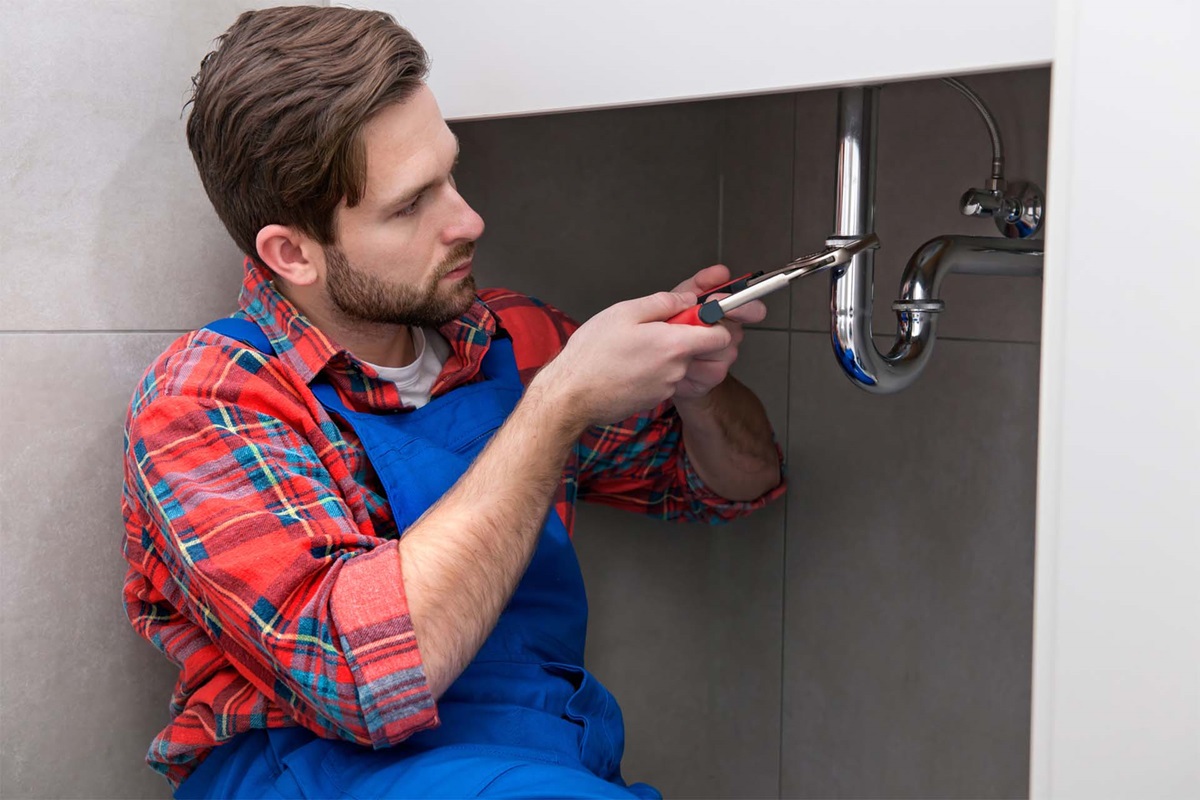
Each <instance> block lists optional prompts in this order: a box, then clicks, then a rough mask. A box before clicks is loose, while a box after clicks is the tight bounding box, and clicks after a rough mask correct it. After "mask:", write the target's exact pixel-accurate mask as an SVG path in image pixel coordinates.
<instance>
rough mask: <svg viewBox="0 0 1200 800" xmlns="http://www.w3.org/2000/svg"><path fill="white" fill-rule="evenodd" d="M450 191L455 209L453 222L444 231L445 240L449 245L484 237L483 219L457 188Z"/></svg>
mask: <svg viewBox="0 0 1200 800" xmlns="http://www.w3.org/2000/svg"><path fill="white" fill-rule="evenodd" d="M450 191H451V192H453V194H454V200H455V207H454V211H453V216H452V218H451V222H450V224H449V225H447V226H446V228H445V230H444V231H443V239H444V241H445V243H446V244H448V245H452V244H455V243H456V242H461V241H468V242H473V241H475V240H476V239H478V238H479V237H480V236H482V235H483V229H484V224H483V217H481V216H479V214H478V213H476V211H475V209H473V208H471V204H470V203H468V202H467V201H466V199H464V198H463V196H462V195H461V194H459V193H458V189H457V188H451V190H450Z"/></svg>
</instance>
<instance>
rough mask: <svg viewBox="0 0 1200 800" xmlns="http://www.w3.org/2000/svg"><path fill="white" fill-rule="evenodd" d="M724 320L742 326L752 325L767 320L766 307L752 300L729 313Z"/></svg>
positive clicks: (758, 301)
mask: <svg viewBox="0 0 1200 800" xmlns="http://www.w3.org/2000/svg"><path fill="white" fill-rule="evenodd" d="M725 318H726V319H730V320H733V321H734V322H738V323H741V324H742V325H753V324H755V323H758V322H762V321H763V320H764V319H766V318H767V306H766V304H765V303H763V301H761V300H754V301H751V302H749V303H746V305H744V306H739V307H738V308H735V309H734V310H733V311H730V312H729V313H728V314H726V315H725Z"/></svg>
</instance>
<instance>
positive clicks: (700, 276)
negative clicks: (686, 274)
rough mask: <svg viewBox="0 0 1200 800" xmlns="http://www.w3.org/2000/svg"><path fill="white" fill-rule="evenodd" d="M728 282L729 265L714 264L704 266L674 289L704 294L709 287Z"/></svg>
mask: <svg viewBox="0 0 1200 800" xmlns="http://www.w3.org/2000/svg"><path fill="white" fill-rule="evenodd" d="M728 282H729V267H727V266H725V265H724V264H714V265H712V266H711V267H705V268H704V269H702V270H700V271H699V272H697V273H696V274H695V275H693V276H692V277H690V278H688V279H687V280H686V281H684V282H683V283H681V284H679V285H678V286H676V287H675V289H674V291H676V292H695V293H696V294H704V292H706V291H708V290H709V289H712V288H713V287H715V286H720V285H721V284H723V283H728Z"/></svg>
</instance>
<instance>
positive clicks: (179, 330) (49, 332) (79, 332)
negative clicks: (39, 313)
mask: <svg viewBox="0 0 1200 800" xmlns="http://www.w3.org/2000/svg"><path fill="white" fill-rule="evenodd" d="M193 330H195V328H163V329H138V328H120V329H113V330H106V329H104V328H78V329H60V330H16V331H0V336H4V335H15V336H30V335H35V336H40V335H52V334H65V335H71V336H78V335H83V334H92V335H95V334H110V333H191V332H192V331H193Z"/></svg>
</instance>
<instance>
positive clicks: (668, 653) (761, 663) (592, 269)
mask: <svg viewBox="0 0 1200 800" xmlns="http://www.w3.org/2000/svg"><path fill="white" fill-rule="evenodd" d="M968 82H969V83H971V84H972V85H973V86H974V87H975V88H976V89H977V90H978V91H980V92H981V93H982V94H983V95H984V97H985V99H986V100H987V101H988V102H989V104H990V105H991V106H992V108H993V110H994V111H995V113H996V114H997V116H998V117H999V120H1000V123H1001V126H1002V130H1003V134H1004V136H1005V143H1006V146H1007V153H1006V155H1007V157H1008V162H1009V173H1008V174H1009V176H1010V178H1013V179H1016V178H1026V179H1032V180H1035V181H1037V182H1038V183H1040V184H1042V185H1043V186H1044V184H1045V150H1046V140H1047V109H1048V104H1049V73H1048V71H1047V70H1028V71H1022V72H1016V73H1008V74H1005V75H985V76H975V77H973V78H970V79H968ZM880 120H881V121H880V137H879V165H880V166H879V176H878V182H879V185H878V207H877V220H878V229H879V233H880V237H881V239H882V241H883V244H884V248H883V249H882V250H881V251H880V254H879V255H878V257H877V265H878V266H877V276H878V277H877V281H876V286H877V287H878V288H877V294H878V295H879V297H880V302H879V304H878V308H877V313H876V331H877V332H878V333H881V334H889V333H890V332H891V331H893V330H894V317H893V316H892V314H891V312H890V310H888V306H889V305H890V303H888V302H887V301H889V300H890V299H892V295H893V294H894V293H895V291H896V289H897V287H898V285H899V277H900V273H901V271H902V269H903V266H904V263H905V261H906V260H907V258H908V256H909V254H911V253H912V252H913V251H914V250H915V249H916V248H917V247H919V245H920V244H921V243H922V242H924V241H926V240H927V239H930V238H932V237H934V236H936V235H940V234H943V233H970V234H975V235H991V234H993V233H994V232H995V231H994V228H993V227H991V223H989V222H984V221H980V220H970V219H964V218H962V217H960V216H959V214H958V211H957V201H958V198H959V196H960V195H961V194H962V192H963V191H964V190H965V189H967V188H968V187H971V186H978V185H981V183H982V181H983V179H984V178H986V176H987V172H986V169H987V168H988V166H989V164H990V156H991V153H990V145H989V140H988V138H987V135H986V131H985V129H984V126H983V123H982V122H981V121H980V120H979V119H978V117H976V116H975V112H974V110H973V109H972V108H971V107H970V106H969V105H968V104H967V103H966V101H965V100H963V99H962V98H960V97H959V96H958V95H957V94H956V93H955V92H954V91H953V90H951V89H949V88H948V87H945V86H944V85H942V84H940V83H939V82H936V81H920V82H914V83H905V84H896V85H892V86H888V87H885V89H884V91H883V93H882V95H881V103H880ZM835 124H836V93H835V92H832V91H825V92H808V93H800V94H781V95H770V96H763V97H749V98H741V99H736V100H728V101H720V102H713V101H709V102H701V103H688V104H677V105H664V106H656V107H651V108H631V109H619V110H611V111H599V112H588V113H582V114H566V115H553V116H543V117H534V118H526V119H518V120H494V121H487V122H472V123H462V124H458V125H456V126H454V127H455V129H456V131H457V133H458V135H459V136H460V138H461V140H462V145H463V155H462V161H461V166H460V169H459V186H460V188H461V189H462V191H463V193H464V195H465V196H466V197H467V198H468V200H470V201H471V202H473V203H474V204H475V205H476V207H477V208H478V210H479V211H480V213H482V214H483V216H484V218H485V219H486V220H487V221H488V224H489V229H488V232H487V233H486V234H485V238H484V240H483V242H482V243H481V247H480V252H479V256H478V258H477V260H476V264H477V266H478V269H479V272H480V275H481V279H482V280H483V282H484V283H489V282H490V283H499V284H504V285H509V286H513V287H516V288H520V289H523V290H525V291H529V292H531V293H534V294H536V295H538V296H541V297H542V298H543V299H545V300H547V301H549V302H551V303H553V304H555V305H557V306H559V307H561V308H563V309H564V310H566V311H568V312H569V313H571V314H573V315H575V316H576V317H578V318H581V319H582V318H586V317H587V316H589V315H590V314H592V313H594V312H595V311H597V310H599V309H600V308H603V307H604V306H606V305H608V304H610V303H612V302H616V301H618V300H621V299H624V298H627V297H631V296H634V295H638V294H646V293H649V292H652V291H656V290H658V289H662V288H668V287H670V286H672V285H673V284H674V283H676V282H677V281H678V280H680V279H682V278H683V277H685V276H686V275H687V274H689V273H690V272H691V271H693V270H694V269H696V268H699V267H701V266H705V265H707V264H709V263H714V262H716V261H722V262H724V263H727V264H729V265H730V266H731V268H733V269H734V271H735V274H737V273H741V272H747V271H751V270H754V269H761V268H764V267H766V268H769V267H771V266H772V265H777V264H781V263H783V262H784V261H786V260H787V258H789V257H791V256H793V255H799V254H801V253H804V252H809V251H811V250H814V249H817V248H818V247H820V245H821V243H822V242H823V241H824V238H825V237H826V236H827V235H829V233H831V232H832V225H833V199H834V194H833V193H834V181H835V175H836V164H835ZM1051 208H1052V206H1051ZM944 297H945V299H946V300H947V303H948V307H949V309H948V311H947V312H946V314H945V317H944V319H943V322H942V330H943V336H942V337H941V340H940V342H939V344H938V346H937V351H936V353H935V354H934V356H933V359H932V362H931V365H930V367H929V370H928V372H927V374H926V375H924V376H923V377H922V379H921V380H920V381H919V382H918V384H917V385H916V386H915V387H914V388H913V389H911V390H909V391H908V392H907V393H904V394H901V395H899V396H895V397H882V398H881V397H872V396H869V395H867V394H865V393H863V392H860V391H859V390H857V389H855V388H854V387H853V386H851V385H850V383H849V382H848V381H847V380H846V379H845V378H844V377H843V376H842V375H841V374H840V372H839V371H838V370H837V368H836V367H835V365H834V362H833V359H832V357H831V355H830V349H829V344H828V321H827V320H828V311H827V309H828V302H829V300H828V281H827V280H826V279H824V278H815V279H812V280H810V281H809V282H807V283H804V282H802V283H801V284H799V285H797V286H796V287H795V288H794V289H793V291H792V292H791V295H790V296H788V295H787V294H784V295H779V296H776V297H773V298H771V299H770V302H769V305H768V308H769V314H768V317H767V319H766V320H765V321H764V322H763V323H762V325H760V326H757V327H758V328H759V329H758V330H756V331H753V332H751V333H750V335H749V336H748V337H747V341H746V344H745V346H744V347H743V348H742V356H741V359H740V361H739V363H738V368H737V369H738V373H739V374H740V375H741V376H742V377H743V378H744V380H745V381H746V382H747V383H748V384H749V385H750V386H752V387H753V388H754V389H755V390H756V391H757V392H758V393H759V394H760V396H762V397H763V399H764V402H765V403H766V405H767V407H768V409H769V410H770V413H771V415H772V419H773V421H774V423H775V425H776V430H777V432H778V434H779V437H780V440H781V442H783V443H784V444H785V449H786V452H787V455H788V459H789V469H790V470H791V476H792V477H791V481H792V483H791V487H790V491H789V493H788V496H787V498H786V500H785V501H784V502H782V503H780V504H777V505H775V506H773V507H771V508H770V509H768V510H767V511H765V512H763V513H761V514H759V515H757V516H755V517H752V518H750V519H747V520H743V521H740V522H738V523H736V524H734V525H730V526H727V527H724V528H708V527H705V526H691V525H683V526H679V525H667V524H660V523H653V522H648V521H645V520H640V519H636V518H630V516H629V515H626V514H622V513H620V512H615V511H611V510H607V509H595V508H588V507H585V508H584V509H582V510H581V513H580V519H579V527H578V531H577V535H576V543H577V546H578V548H579V551H580V558H581V561H582V562H583V565H584V571H585V576H586V578H587V581H588V589H589V594H590V597H591V603H592V619H591V639H590V643H589V652H588V658H589V664H590V666H591V668H592V669H593V670H594V671H595V672H597V673H598V674H599V675H600V676H601V678H602V679H604V680H605V681H606V682H607V683H608V684H609V686H610V687H611V688H612V689H613V691H614V692H615V693H616V694H617V696H618V698H619V699H621V700H622V705H623V708H624V710H625V716H626V721H627V724H628V729H629V730H628V742H627V744H628V748H627V755H626V760H625V776H626V778H627V779H629V780H645V781H649V782H651V783H653V784H655V785H657V786H658V787H659V788H661V789H663V790H664V791H665V792H666V793H667V795H668V796H682V797H768V796H783V797H864V796H871V797H950V796H971V797H1015V796H1021V795H1024V794H1026V793H1027V785H1028V764H1027V752H1028V735H1029V686H1030V683H1029V673H1030V668H1031V636H1032V577H1033V515H1034V485H1035V475H1034V473H1035V464H1036V429H1037V405H1036V403H1037V376H1038V347H1037V341H1038V339H1039V335H1038V327H1039V324H1040V297H1041V282H1040V281H1038V280H1030V279H1011V280H1005V279H997V278H976V277H967V276H961V277H960V276H955V277H953V278H951V279H949V280H948V281H947V284H946V286H945V291H944ZM886 344H887V342H886V341H884V340H883V339H881V340H880V342H879V345H880V346H881V347H885V346H886ZM784 409H786V412H785V411H784Z"/></svg>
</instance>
